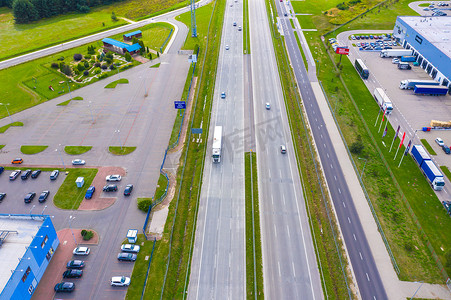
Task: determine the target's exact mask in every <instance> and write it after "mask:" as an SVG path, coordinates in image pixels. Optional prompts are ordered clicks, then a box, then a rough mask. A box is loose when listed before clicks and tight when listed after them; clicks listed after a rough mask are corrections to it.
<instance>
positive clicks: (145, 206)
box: [138, 198, 152, 213]
mask: <svg viewBox="0 0 451 300" xmlns="http://www.w3.org/2000/svg"><path fill="white" fill-rule="evenodd" d="M151 204H152V199H148V198H143V199H139V200H138V209H139V210H142V211H143V212H145V213H147V211H148V210H149V206H150V205H151Z"/></svg>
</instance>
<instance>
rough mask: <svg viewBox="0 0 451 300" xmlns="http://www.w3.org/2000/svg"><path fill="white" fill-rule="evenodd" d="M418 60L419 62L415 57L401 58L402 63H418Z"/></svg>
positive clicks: (405, 56) (406, 56)
mask: <svg viewBox="0 0 451 300" xmlns="http://www.w3.org/2000/svg"><path fill="white" fill-rule="evenodd" d="M416 60H417V59H416V57H415V56H413V55H404V56H401V61H402V62H414V61H416Z"/></svg>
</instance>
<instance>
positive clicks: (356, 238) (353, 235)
mask: <svg viewBox="0 0 451 300" xmlns="http://www.w3.org/2000/svg"><path fill="white" fill-rule="evenodd" d="M352 235H353V236H354V240H356V241H357V238H356V237H355V234H354V233H353V234H352Z"/></svg>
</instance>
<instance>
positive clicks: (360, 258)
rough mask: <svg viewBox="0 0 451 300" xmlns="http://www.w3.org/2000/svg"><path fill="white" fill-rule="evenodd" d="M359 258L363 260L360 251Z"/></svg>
mask: <svg viewBox="0 0 451 300" xmlns="http://www.w3.org/2000/svg"><path fill="white" fill-rule="evenodd" d="M359 255H360V259H361V260H363V257H362V253H360V252H359Z"/></svg>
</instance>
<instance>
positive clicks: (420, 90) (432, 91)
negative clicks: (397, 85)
mask: <svg viewBox="0 0 451 300" xmlns="http://www.w3.org/2000/svg"><path fill="white" fill-rule="evenodd" d="M448 90H449V89H448V88H447V87H446V86H442V85H435V86H434V85H416V86H415V88H414V90H413V93H414V94H417V95H432V96H439V95H446V94H447V93H448Z"/></svg>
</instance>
